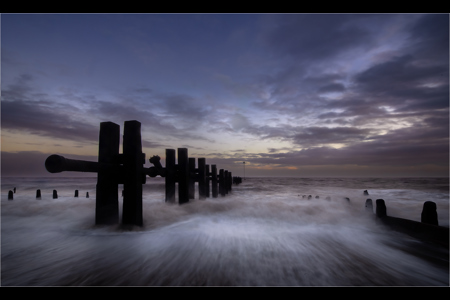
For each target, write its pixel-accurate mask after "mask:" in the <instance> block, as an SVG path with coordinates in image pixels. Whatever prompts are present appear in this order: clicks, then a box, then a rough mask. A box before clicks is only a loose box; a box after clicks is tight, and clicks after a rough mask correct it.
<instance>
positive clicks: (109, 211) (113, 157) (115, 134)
mask: <svg viewBox="0 0 450 300" xmlns="http://www.w3.org/2000/svg"><path fill="white" fill-rule="evenodd" d="M119 146H120V126H119V125H117V124H115V123H112V122H102V123H100V134H99V145H98V162H99V164H98V171H97V188H96V197H95V198H96V199H95V224H105V225H107V224H117V223H119V197H118V189H119V182H118V176H119V174H117V171H114V170H113V169H112V168H111V167H110V165H109V164H114V163H117V160H118V156H119Z"/></svg>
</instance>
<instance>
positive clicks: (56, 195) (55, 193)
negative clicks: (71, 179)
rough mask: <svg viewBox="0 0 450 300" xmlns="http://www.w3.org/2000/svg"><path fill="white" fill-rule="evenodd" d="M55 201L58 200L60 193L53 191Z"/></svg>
mask: <svg viewBox="0 0 450 300" xmlns="http://www.w3.org/2000/svg"><path fill="white" fill-rule="evenodd" d="M53 199H58V192H57V191H56V190H53Z"/></svg>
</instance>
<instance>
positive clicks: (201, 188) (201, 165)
mask: <svg viewBox="0 0 450 300" xmlns="http://www.w3.org/2000/svg"><path fill="white" fill-rule="evenodd" d="M205 164H206V161H205V159H204V158H199V159H198V195H199V199H205V198H206V193H205V189H206V187H205V186H206V173H205Z"/></svg>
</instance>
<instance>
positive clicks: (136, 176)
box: [116, 121, 146, 226]
mask: <svg viewBox="0 0 450 300" xmlns="http://www.w3.org/2000/svg"><path fill="white" fill-rule="evenodd" d="M144 164H145V154H144V153H142V144H141V123H140V122H138V121H126V122H125V126H124V134H123V166H124V175H125V178H124V183H123V189H124V201H123V213H122V223H123V224H125V225H138V226H142V225H143V218H142V184H143V183H145V180H146V177H145V173H144V169H143V165H144ZM116 195H117V193H116Z"/></svg>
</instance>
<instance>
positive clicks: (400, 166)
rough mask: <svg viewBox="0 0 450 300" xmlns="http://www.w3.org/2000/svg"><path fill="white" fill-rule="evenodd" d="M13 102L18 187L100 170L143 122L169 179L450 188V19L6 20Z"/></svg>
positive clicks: (7, 127)
mask: <svg viewBox="0 0 450 300" xmlns="http://www.w3.org/2000/svg"><path fill="white" fill-rule="evenodd" d="M1 92H2V95H1V126H2V127H1V134H2V138H1V151H2V152H1V163H2V176H19V175H21V176H42V175H50V174H49V173H47V172H46V170H45V168H44V161H45V158H46V157H47V156H49V155H50V154H53V153H57V154H60V155H63V156H66V157H68V158H75V159H86V160H92V161H96V160H97V154H98V132H99V124H100V122H104V121H111V122H114V123H117V124H119V125H120V126H121V130H123V123H124V121H127V120H138V121H140V122H141V123H142V139H143V152H145V154H146V156H147V158H149V157H151V156H152V155H159V156H161V157H162V163H163V165H164V163H165V162H164V155H165V149H166V148H173V149H176V148H181V147H185V148H188V153H189V156H190V157H205V158H206V162H207V163H209V164H217V166H218V167H219V168H224V169H228V170H230V171H232V172H233V175H241V176H242V175H243V161H245V162H246V164H245V168H246V169H245V172H246V176H301V177H307V176H448V174H449V15H448V14H424V15H421V14H323V15H322V14H59V15H58V14H56V15H55V14H25V15H22V14H3V15H1ZM122 132H123V131H122ZM145 166H146V167H150V166H151V165H150V163H149V162H148V161H147V163H146V165H145ZM65 175H70V174H69V173H66V174H65Z"/></svg>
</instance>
